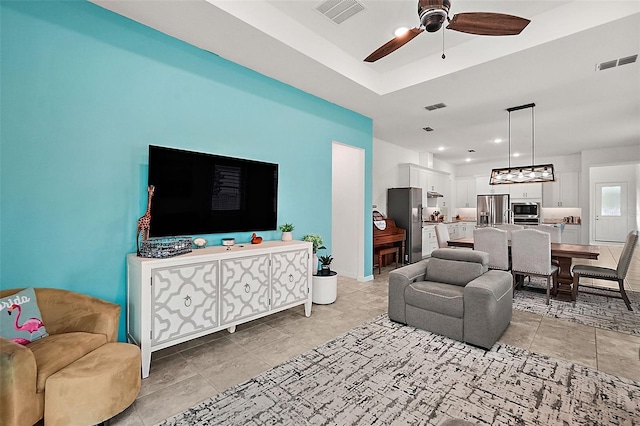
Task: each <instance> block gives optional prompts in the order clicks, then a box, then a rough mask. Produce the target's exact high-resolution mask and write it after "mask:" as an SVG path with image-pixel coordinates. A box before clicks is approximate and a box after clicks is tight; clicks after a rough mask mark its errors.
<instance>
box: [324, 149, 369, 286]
mask: <svg viewBox="0 0 640 426" xmlns="http://www.w3.org/2000/svg"><path fill="white" fill-rule="evenodd" d="M331 152H332V154H331V156H332V171H331V175H332V183H331V251H332V255H333V257H334V263H335V265H333V264H332V269H334V270H335V271H336V272H338V274H340V275H343V276H346V277H350V278H355V279H357V280H358V281H364V280H365V270H364V259H365V256H364V223H365V219H364V206H365V197H364V181H365V151H364V149H362V148H357V147H354V146H352V145H347V144H343V143H340V142H335V141H334V142H333V143H332V148H331Z"/></svg>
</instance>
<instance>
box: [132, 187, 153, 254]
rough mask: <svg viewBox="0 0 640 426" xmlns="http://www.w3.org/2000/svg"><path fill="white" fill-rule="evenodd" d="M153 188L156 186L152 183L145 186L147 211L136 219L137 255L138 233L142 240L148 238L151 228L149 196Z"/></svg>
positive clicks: (151, 196) (138, 250)
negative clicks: (147, 194)
mask: <svg viewBox="0 0 640 426" xmlns="http://www.w3.org/2000/svg"><path fill="white" fill-rule="evenodd" d="M155 189H156V187H155V186H153V185H149V187H148V188H147V192H148V193H149V196H148V198H147V211H146V212H145V214H144V215H143V216H142V217H141V218H140V219H138V231H137V233H136V248H137V253H138V256H140V234H141V233H142V241H145V240H147V239H148V238H149V229H151V198H153V191H155Z"/></svg>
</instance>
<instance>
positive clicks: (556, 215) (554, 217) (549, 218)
mask: <svg viewBox="0 0 640 426" xmlns="http://www.w3.org/2000/svg"><path fill="white" fill-rule="evenodd" d="M426 210H429V209H426ZM454 210H455V213H454V214H453V216H452V217H455V216H456V215H459V216H460V218H465V219H467V218H474V220H475V218H476V217H477V209H474V208H457V209H454ZM541 210H542V212H541V220H542V221H544V222H562V221H564V219H565V218H567V217H574V221H575V222H576V223H577V221H578V220H577V218H580V217H581V216H582V209H581V208H577V207H575V208H568V207H543V208H542V209H541ZM425 213H426V212H425ZM428 213H431V212H428ZM427 216H428V214H427Z"/></svg>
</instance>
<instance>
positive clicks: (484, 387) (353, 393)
mask: <svg viewBox="0 0 640 426" xmlns="http://www.w3.org/2000/svg"><path fill="white" fill-rule="evenodd" d="M638 401H640V383H638V382H634V381H631V380H627V379H623V378H617V377H615V376H611V375H609V374H606V373H603V372H599V371H597V370H593V369H590V368H588V367H583V366H580V365H576V364H572V363H570V362H567V361H562V360H557V359H553V358H549V357H546V356H542V355H537V354H534V353H531V352H528V351H526V350H524V349H518V348H514V347H511V346H507V345H501V344H496V345H494V347H493V348H492V349H491V350H490V351H484V350H482V349H479V348H475V347H472V346H469V345H466V344H464V343H461V342H457V341H454V340H451V339H448V338H446V337H442V336H439V335H436V334H433V333H429V332H426V331H423V330H418V329H415V328H413V327H408V326H403V325H400V324H397V323H394V322H392V321H390V320H389V319H388V317H387V316H386V315H384V316H382V317H379V318H377V319H375V320H373V321H371V322H369V323H366V324H364V325H362V326H360V327H357V328H355V329H353V330H351V331H349V332H347V333H346V334H344V335H342V336H340V337H338V338H336V339H334V340H333V341H331V342H329V343H326V344H324V345H322V346H319V347H318V348H316V349H313V350H311V351H309V352H306V353H304V354H302V355H300V356H298V357H297V358H294V359H292V360H290V361H288V362H286V363H284V364H281V365H279V366H277V367H275V368H273V369H271V370H269V371H266V372H265V373H262V374H261V375H259V376H257V377H255V378H253V379H251V380H249V381H247V382H245V383H243V384H240V385H238V386H236V387H234V388H231V389H229V390H227V391H226V392H224V393H222V394H220V395H218V396H216V397H214V398H212V399H209V400H206V401H204V402H202V403H201V404H199V405H197V406H195V407H193V408H191V409H189V410H187V411H185V412H184V413H182V414H180V415H178V416H176V417H174V418H171V419H168V420H166V421H165V422H163V423H162V425H165V426H169V425H171V426H177V425H184V426H186V425H272V424H282V425H439V424H440V423H442V422H443V421H445V420H448V419H452V418H458V419H464V420H468V421H471V422H473V423H477V424H495V425H623V424H624V425H634V424H639V422H640V405H639V404H638Z"/></svg>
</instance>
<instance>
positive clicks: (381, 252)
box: [375, 246, 399, 274]
mask: <svg viewBox="0 0 640 426" xmlns="http://www.w3.org/2000/svg"><path fill="white" fill-rule="evenodd" d="M387 254H393V255H394V258H395V261H396V268H398V257H399V254H398V247H396V246H393V247H380V248H377V249H376V252H375V255H376V256H377V257H378V274H381V273H382V257H383V256H386V255H387Z"/></svg>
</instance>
